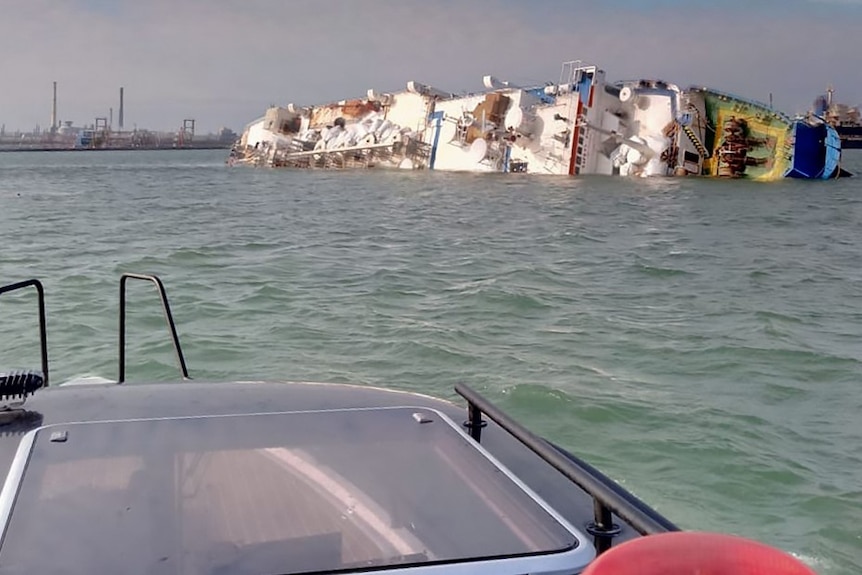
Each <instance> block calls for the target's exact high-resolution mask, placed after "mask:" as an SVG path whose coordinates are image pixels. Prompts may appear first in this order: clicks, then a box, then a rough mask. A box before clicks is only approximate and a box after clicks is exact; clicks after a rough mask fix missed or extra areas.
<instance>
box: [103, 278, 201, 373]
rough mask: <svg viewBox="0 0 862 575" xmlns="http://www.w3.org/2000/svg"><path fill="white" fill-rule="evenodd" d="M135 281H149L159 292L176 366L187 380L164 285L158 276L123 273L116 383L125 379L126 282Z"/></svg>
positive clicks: (184, 363)
mask: <svg viewBox="0 0 862 575" xmlns="http://www.w3.org/2000/svg"><path fill="white" fill-rule="evenodd" d="M129 279H136V280H143V281H149V282H152V283H153V284H155V286H156V289H157V290H158V292H159V298H160V299H161V301H162V310H163V311H164V313H165V322H167V324H168V329H169V330H170V332H171V338H172V340H173V344H174V355H175V356H176V358H177V364H178V365H179V368H180V373H181V374H182V377H183V380H189V379H191V377H189V370H188V368H187V367H186V360H185V357H184V356H183V350H182V347H181V346H180V338H179V336H178V335H177V326H176V324H175V323H174V317H173V315H172V314H171V306H170V304H169V303H168V294H167V292H166V291H165V285H164V284H163V283H162V280H161V279H159V277H158V276H154V275H146V274H133V273H124V274H123V275H121V276H120V353H119V363H120V365H119V373H118V375H117V383H123V382H124V381H125V379H126V280H129Z"/></svg>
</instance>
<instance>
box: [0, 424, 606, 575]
mask: <svg viewBox="0 0 862 575" xmlns="http://www.w3.org/2000/svg"><path fill="white" fill-rule="evenodd" d="M415 412H416V409H412V408H407V407H404V408H400V407H399V408H375V409H353V410H334V411H325V412H320V411H318V412H295V413H278V414H259V415H237V416H213V417H197V418H177V419H150V420H134V421H113V422H96V423H81V424H70V425H63V426H57V427H48V428H43V429H40V430H37V431H35V432H32V433H31V434H30V436H29V440H28V441H24V442H22V446H21V449H20V450H19V453H18V461H19V466H18V467H19V471H18V472H17V473H15V472H13V473H10V476H9V478H8V479H7V484H6V486H5V487H4V490H3V494H2V497H0V498H2V499H3V500H4V501H6V502H7V503H6V504H5V507H7V508H8V507H11V514H10V516H9V517H8V518H7V522H6V529H5V534H4V535H5V536H4V540H3V545H2V548H0V574H5V573H22V574H23V573H40V574H43V575H44V574H51V573H70V570H69V566H70V565H72V566H74V572H77V573H126V572H134V573H159V574H161V573H171V574H186V573H188V574H192V573H195V574H197V573H212V574H221V573H224V574H227V573H231V574H240V575H243V574H248V575H262V574H276V573H305V572H321V571H322V572H335V571H340V570H354V569H375V568H382V567H388V568H390V569H391V568H394V567H400V568H402V569H407V568H414V569H415V568H419V569H420V570H421V567H423V566H430V565H434V564H439V563H446V564H447V565H450V566H452V565H455V564H456V563H458V562H464V561H470V562H471V565H473V566H474V567H479V564H478V563H477V562H481V561H484V562H496V563H495V566H496V567H502V566H505V564H506V562H507V561H508V562H514V561H520V563H517V565H516V564H514V563H513V564H512V566H511V567H512V569H516V567H517V569H518V570H520V571H521V572H523V569H524V567H525V564H524V563H523V561H524V560H527V559H529V560H531V561H533V563H532V564H531V567H530V569H531V572H533V573H540V572H543V571H556V570H559V569H560V568H569V569H579V568H580V567H582V566H583V565H585V564H586V563H587V562H588V561H589V560H590V559H591V558H592V556H593V552H592V549H590V548H589V545H586V544H581V543H580V542H579V536H578V533H577V531H576V530H575V529H574V528H572V527H571V526H570V525H568V524H566V523H565V521H564V520H562V519H561V518H560V517H559V516H558V515H557V514H556V513H555V512H554V511H553V510H551V509H550V508H548V507H547V505H546V504H544V503H543V502H542V501H541V500H539V499H538V497H537V496H536V495H535V494H533V493H532V492H531V491H530V490H528V489H527V488H526V487H525V486H523V485H522V484H521V483H520V482H518V481H517V480H516V479H514V478H513V477H512V476H511V475H510V474H509V473H508V471H506V470H505V469H504V468H502V467H501V466H499V465H498V464H497V463H496V462H495V461H494V460H493V459H492V458H490V456H488V455H487V453H485V452H484V451H483V450H482V448H481V447H479V446H478V445H477V444H476V443H475V442H472V441H470V440H469V439H467V438H466V436H465V435H464V434H463V433H461V431H460V430H459V429H458V428H457V425H456V424H454V423H453V422H451V421H450V420H449V419H448V418H446V417H445V416H443V415H442V414H440V413H437V412H434V411H430V410H427V409H425V410H422V413H421V414H417V413H415ZM28 458H29V459H28ZM13 467H14V466H13ZM10 503H11V505H10ZM69 534H74V536H69ZM543 566H546V567H547V568H545V567H543ZM497 572H513V573H514V572H516V571H507V570H506V569H497Z"/></svg>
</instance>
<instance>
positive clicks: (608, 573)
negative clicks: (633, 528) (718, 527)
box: [583, 531, 817, 575]
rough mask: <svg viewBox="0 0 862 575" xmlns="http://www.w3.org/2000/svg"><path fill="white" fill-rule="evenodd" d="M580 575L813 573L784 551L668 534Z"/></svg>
mask: <svg viewBox="0 0 862 575" xmlns="http://www.w3.org/2000/svg"><path fill="white" fill-rule="evenodd" d="M583 575H817V574H816V573H815V572H814V570H813V569H811V568H810V567H808V566H807V565H805V564H804V563H802V562H801V561H799V560H798V559H796V558H795V557H793V556H792V555H788V554H787V553H785V552H783V551H780V550H778V549H775V548H774V547H770V546H769V545H765V544H763V543H759V542H757V541H752V540H750V539H744V538H742V537H735V536H733V535H724V534H720V533H704V532H699V531H674V532H670V533H661V534H658V535H649V536H646V537H640V538H638V539H632V540H631V541H626V542H625V543H622V544H620V545H619V546H618V547H612V548H611V549H610V550H609V551H606V552H604V553H602V554H601V555H599V557H598V558H597V559H596V560H595V561H593V562H592V563H590V565H589V566H588V567H587V569H586V570H585V571H584V572H583Z"/></svg>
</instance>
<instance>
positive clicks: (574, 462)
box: [0, 274, 813, 575]
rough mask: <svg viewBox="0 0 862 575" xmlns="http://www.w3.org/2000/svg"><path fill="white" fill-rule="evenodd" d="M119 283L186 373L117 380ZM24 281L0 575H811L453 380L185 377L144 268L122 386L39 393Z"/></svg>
mask: <svg viewBox="0 0 862 575" xmlns="http://www.w3.org/2000/svg"><path fill="white" fill-rule="evenodd" d="M129 279H136V280H145V281H151V282H153V283H154V284H155V285H156V286H157V288H158V290H159V294H160V296H161V298H162V305H163V308H164V311H165V316H166V318H167V322H168V326H169V328H170V333H171V337H172V340H173V343H174V349H175V352H176V356H177V360H178V364H179V366H180V372H181V375H182V382H178V383H176V384H175V385H164V384H134V385H122V384H123V383H124V381H125V295H124V294H125V285H126V282H127V280H129ZM31 287H32V288H35V289H36V291H37V294H38V303H39V326H40V335H41V358H42V366H41V372H20V373H15V374H5V375H0V401H2V403H3V404H4V407H3V409H2V410H0V431H2V435H0V467H2V469H3V470H4V472H3V473H4V476H5V481H4V484H3V489H2V492H0V530H2V534H0V537H2V539H0V540H2V546H0V573H2V574H24V573H39V574H55V573H57V574H59V573H64V574H77V573H81V574H84V573H88V574H89V573H159V574H160V573H170V574H185V573H189V574H191V573H195V574H208V573H211V574H221V573H231V574H240V575H245V574H248V575H261V574H272V575H275V574H288V573H290V574H293V573H342V572H349V573H356V572H363V573H368V572H377V571H384V572H387V573H397V574H416V575H422V574H432V573H433V574H442V575H450V574H452V575H454V574H458V575H461V574H467V573H501V574H511V575H516V574H520V573H536V574H556V573H559V574H562V573H581V572H583V573H586V574H588V575H611V574H615V575H628V574H632V575H633V574H636V573H637V574H640V575H690V574H692V573H701V574H703V575H717V574H719V573H734V574H735V575H754V574H755V573H766V572H767V571H763V570H761V569H762V568H763V567H764V566H769V569H770V570H769V571H768V572H769V573H770V574H771V575H812V573H813V571H811V570H810V569H809V568H807V567H806V566H805V565H803V564H802V563H800V562H798V561H797V560H795V559H794V558H792V557H791V556H789V555H787V554H785V553H783V552H780V551H777V550H775V549H771V548H769V547H767V546H765V545H762V544H759V543H756V542H752V541H747V540H744V539H740V538H737V537H731V536H723V535H716V534H708V533H697V532H679V531H678V528H677V527H676V526H675V525H674V524H673V523H672V522H670V521H669V520H668V519H666V518H664V517H662V516H661V515H660V514H659V513H658V512H656V511H655V510H653V509H651V508H650V507H648V506H647V505H646V504H644V503H643V502H642V501H640V500H638V499H637V498H636V497H635V496H633V495H632V494H631V493H629V492H628V491H626V490H624V489H623V488H621V487H620V486H619V485H617V484H616V483H614V482H613V481H612V480H610V479H608V478H607V477H606V476H604V475H603V474H602V473H600V472H599V471H597V470H596V469H594V468H593V467H591V466H590V465H589V464H587V463H586V462H584V461H582V460H581V459H579V458H578V457H576V456H575V455H573V454H571V453H569V452H567V451H565V450H564V449H562V448H560V447H558V446H556V445H554V444H553V443H551V442H549V441H546V440H543V439H541V438H539V437H537V436H535V435H533V434H532V433H530V432H529V431H528V430H526V429H525V428H523V427H522V426H521V425H519V424H518V423H517V422H515V421H514V420H512V419H511V418H510V417H509V416H507V415H506V414H505V413H503V412H502V411H501V410H500V409H499V408H497V407H496V406H494V405H493V404H492V403H490V402H489V401H488V400H487V399H485V398H484V397H482V396H481V395H479V394H478V393H476V392H475V391H474V390H472V389H470V388H469V387H467V386H465V385H458V386H456V391H457V392H458V394H460V395H461V396H462V397H463V398H464V399H465V400H466V408H464V407H459V406H457V405H454V404H452V403H450V402H447V401H443V400H440V399H435V398H432V397H428V396H424V395H419V394H415V393H405V392H394V391H390V390H384V389H378V388H372V387H367V386H352V385H342V384H338V385H334V384H315V383H288V382H282V383H264V382H242V383H241V382H229V383H195V382H191V381H188V380H189V376H188V370H187V368H186V364H185V360H184V356H183V353H182V350H181V347H180V344H179V338H178V336H177V331H176V328H175V326H174V321H173V318H172V315H171V311H170V306H169V304H168V300H167V297H166V295H165V290H164V286H163V285H162V283H161V281H160V280H159V279H158V278H156V277H154V276H143V275H137V274H125V275H123V276H122V278H121V280H120V348H119V376H118V380H117V382H106V383H101V384H90V383H86V382H67V383H66V384H61V385H59V386H49V365H48V351H47V343H46V333H45V332H46V328H45V326H46V322H45V304H44V296H43V289H42V285H41V283H39V282H38V281H37V280H28V281H23V282H19V283H15V284H10V285H7V286H4V287H0V295H2V294H5V293H8V292H14V291H17V290H21V289H27V288H31ZM25 401H26V403H25ZM462 422H463V423H462ZM644 536H648V537H644ZM46 543H49V544H50V545H49V547H46Z"/></svg>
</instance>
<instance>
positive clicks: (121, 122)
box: [118, 87, 123, 130]
mask: <svg viewBox="0 0 862 575" xmlns="http://www.w3.org/2000/svg"><path fill="white" fill-rule="evenodd" d="M118 120H119V121H120V122H119V123H120V130H122V129H123V88H122V87H120V116H119V118H118Z"/></svg>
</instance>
